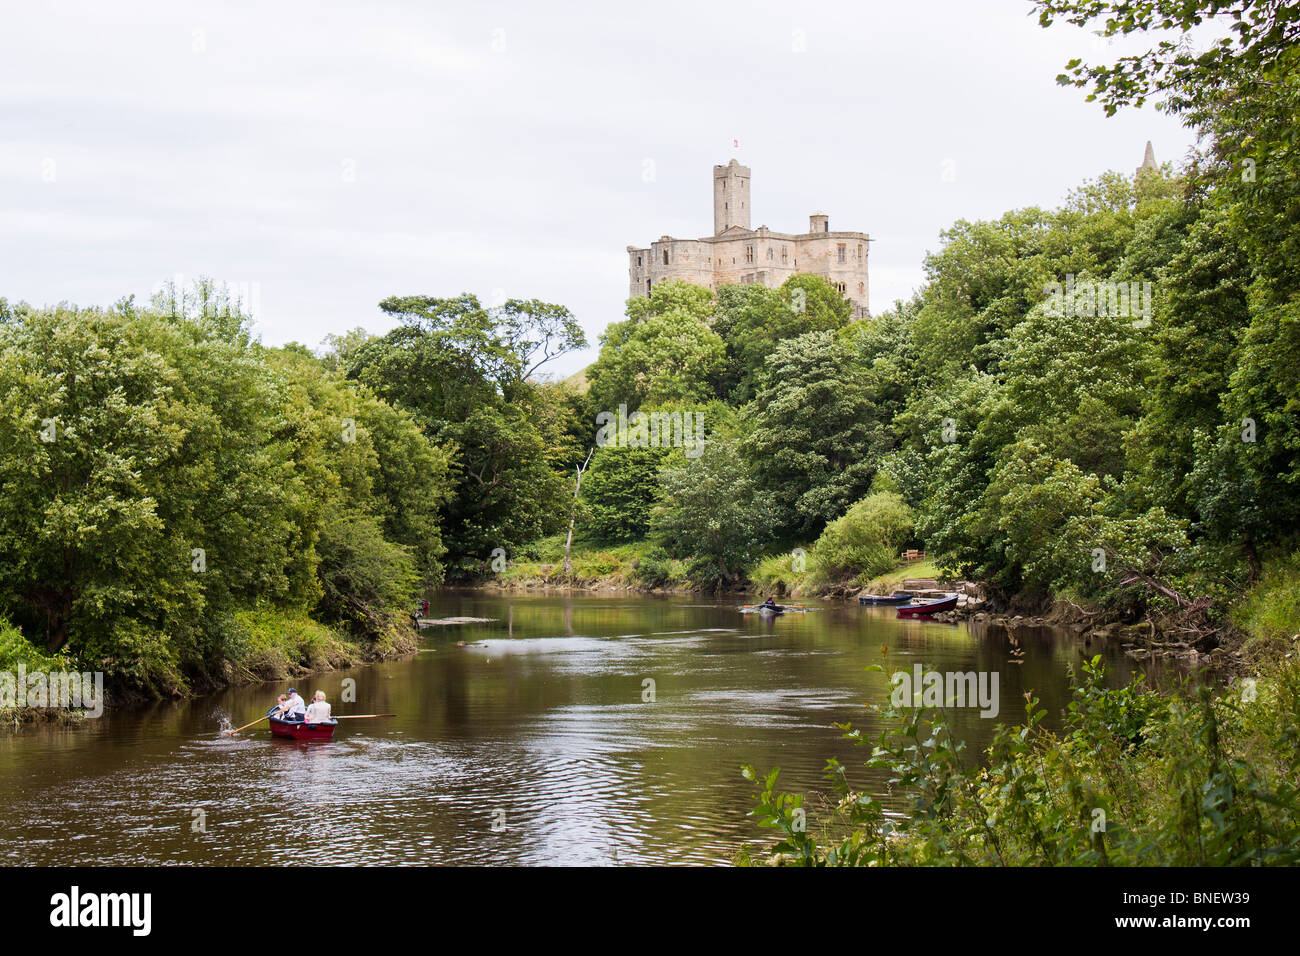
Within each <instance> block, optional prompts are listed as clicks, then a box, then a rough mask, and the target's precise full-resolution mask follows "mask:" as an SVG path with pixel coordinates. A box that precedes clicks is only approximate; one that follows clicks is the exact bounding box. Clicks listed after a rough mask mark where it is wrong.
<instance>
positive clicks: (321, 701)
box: [307, 690, 330, 724]
mask: <svg viewBox="0 0 1300 956" xmlns="http://www.w3.org/2000/svg"><path fill="white" fill-rule="evenodd" d="M329 719H330V705H329V704H328V703H327V702H326V700H325V692H324V691H323V690H318V691H316V693H315V694H313V695H312V699H311V703H310V704H308V705H307V723H309V724H319V723H323V722H324V721H327V720H329Z"/></svg>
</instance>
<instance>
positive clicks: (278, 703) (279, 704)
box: [267, 694, 289, 717]
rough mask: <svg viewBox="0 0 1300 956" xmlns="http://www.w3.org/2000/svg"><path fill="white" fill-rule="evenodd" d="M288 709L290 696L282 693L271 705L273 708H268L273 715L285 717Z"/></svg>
mask: <svg viewBox="0 0 1300 956" xmlns="http://www.w3.org/2000/svg"><path fill="white" fill-rule="evenodd" d="M288 709H289V696H288V695H287V694H281V695H280V696H279V697H277V698H276V699H275V703H274V704H272V705H271V709H270V710H268V711H267V713H268V714H270V715H271V716H272V717H283V716H284V712H285V711H286V710H288Z"/></svg>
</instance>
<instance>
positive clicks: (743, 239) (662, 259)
mask: <svg viewBox="0 0 1300 956" xmlns="http://www.w3.org/2000/svg"><path fill="white" fill-rule="evenodd" d="M749 212H750V200H749V167H748V166H742V165H740V164H739V163H738V162H736V161H735V160H734V159H733V160H732V161H731V162H729V163H728V164H727V165H726V166H714V167H713V235H711V236H705V237H703V238H701V239H674V238H672V237H671V236H661V237H660V238H659V241H658V242H652V243H651V244H650V246H649V248H646V249H638V248H636V247H635V246H628V247H627V255H628V269H627V272H628V290H629V296H630V297H633V298H635V297H636V296H641V295H648V294H649V292H650V290H651V289H652V288H653V287H654V286H656V285H658V284H659V283H660V282H664V281H666V280H668V279H681V280H684V281H686V282H690V283H693V284H695V285H699V286H704V287H705V288H707V289H716V288H718V286H720V285H727V284H744V285H749V284H752V283H758V284H760V285H765V286H767V287H768V288H776V287H777V286H779V285H780V284H781V283H782V282H784V281H785V280H786V279H788V278H789V277H790V276H792V275H795V274H797V273H808V274H811V275H818V276H821V277H822V278H823V279H825V280H826V281H827V282H829V283H830V284H831V285H833V286H835V288H837V289H839V290H840V292H841V293H842V294H843V295H844V297H845V298H847V299H848V300H849V301H850V302H852V303H853V317H854V318H855V319H859V318H864V317H866V316H867V315H869V312H868V311H867V292H868V288H869V286H868V283H867V247H868V245H869V243H870V242H871V240H870V238H868V236H867V234H866V233H863V232H831V226H830V219H829V218H828V217H827V216H825V215H823V214H822V213H813V214H812V215H811V216H809V217H808V231H807V232H806V233H785V232H773V231H772V230H770V229H768V228H767V226H759V227H758V228H757V229H751V228H750V226H749Z"/></svg>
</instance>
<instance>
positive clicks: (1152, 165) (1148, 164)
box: [1133, 140, 1160, 176]
mask: <svg viewBox="0 0 1300 956" xmlns="http://www.w3.org/2000/svg"><path fill="white" fill-rule="evenodd" d="M1144 169H1150V170H1152V171H1154V172H1159V171H1160V167H1159V166H1157V165H1156V151H1155V150H1154V149H1152V148H1151V140H1147V150H1146V153H1144V154H1143V156H1142V165H1141V166H1139V167H1138V168H1137V169H1135V170H1133V175H1134V176H1137V175H1139V174H1140V173H1141V172H1142V170H1144Z"/></svg>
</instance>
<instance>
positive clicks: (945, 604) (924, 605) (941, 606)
mask: <svg viewBox="0 0 1300 956" xmlns="http://www.w3.org/2000/svg"><path fill="white" fill-rule="evenodd" d="M956 606H957V595H955V594H950V595H948V597H942V598H938V599H937V600H934V601H922V602H921V603H920V604H905V605H903V606H902V607H900V608H899V609H898V616H899V617H925V616H927V615H929V614H938V613H939V612H940V611H951V610H952V609H953V608H955V607H956Z"/></svg>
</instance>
